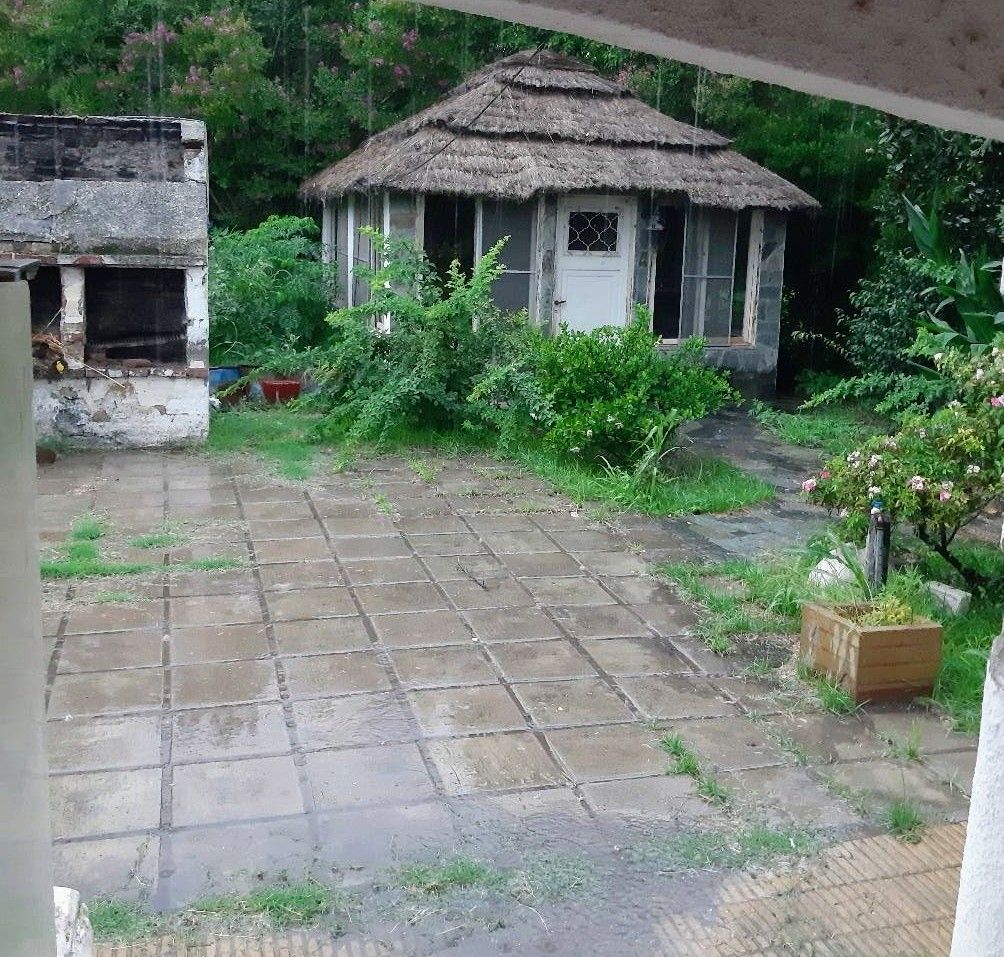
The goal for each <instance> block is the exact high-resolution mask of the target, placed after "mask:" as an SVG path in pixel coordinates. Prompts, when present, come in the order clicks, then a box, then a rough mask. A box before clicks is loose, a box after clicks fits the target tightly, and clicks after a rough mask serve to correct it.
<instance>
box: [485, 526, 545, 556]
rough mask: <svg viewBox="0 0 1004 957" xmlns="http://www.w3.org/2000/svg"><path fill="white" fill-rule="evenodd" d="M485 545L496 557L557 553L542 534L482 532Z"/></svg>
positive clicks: (536, 532) (532, 532)
mask: <svg viewBox="0 0 1004 957" xmlns="http://www.w3.org/2000/svg"><path fill="white" fill-rule="evenodd" d="M482 537H483V538H484V541H485V544H486V545H487V546H488V547H489V548H490V549H491V550H492V551H493V552H495V554H496V555H508V554H513V555H516V554H519V555H529V554H534V553H541V552H557V551H559V549H558V546H557V545H555V544H554V542H553V541H551V539H550V538H548V537H547V535H545V534H544V533H543V532H539V531H536V530H534V531H525V532H484V533H482Z"/></svg>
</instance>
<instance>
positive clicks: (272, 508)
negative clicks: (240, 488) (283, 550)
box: [244, 498, 316, 538]
mask: <svg viewBox="0 0 1004 957" xmlns="http://www.w3.org/2000/svg"><path fill="white" fill-rule="evenodd" d="M244 515H245V517H246V518H247V520H248V521H249V522H255V523H265V522H288V521H300V522H315V528H316V521H315V519H314V516H313V513H312V512H311V511H310V506H309V505H308V504H307V503H306V502H305V501H303V499H302V498H301V499H300V501H288V502H254V501H245V503H244ZM311 534H314V533H313V532H312V533H311ZM259 537H263V536H259ZM281 537H282V538H285V537H286V536H281ZM293 537H294V538H298V537H299V536H297V535H294V536H293ZM308 537H309V536H308Z"/></svg>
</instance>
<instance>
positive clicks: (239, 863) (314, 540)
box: [40, 453, 975, 908]
mask: <svg viewBox="0 0 1004 957" xmlns="http://www.w3.org/2000/svg"><path fill="white" fill-rule="evenodd" d="M423 475H424V476H425V477H424V478H423V477H422V476H423ZM429 476H432V478H431V479H430V478H429ZM40 492H41V501H40V519H41V525H42V528H43V548H50V549H52V548H56V547H57V546H58V543H59V542H61V541H63V540H65V539H66V537H67V535H68V534H69V531H70V529H71V527H72V525H73V522H74V521H75V520H76V519H77V518H78V517H79V516H81V515H83V514H88V513H96V514H101V515H104V516H105V517H106V519H107V523H108V530H107V534H106V536H105V538H103V539H102V540H101V547H102V554H103V555H105V554H107V556H108V557H109V558H117V559H120V560H131V561H143V562H150V561H151V560H152V561H155V562H156V563H157V565H158V567H157V569H156V571H154V572H150V573H146V574H141V575H135V576H130V577H128V578H116V579H114V580H112V581H108V580H93V579H92V580H86V581H72V582H70V583H69V584H66V583H50V584H49V585H48V586H47V588H46V592H47V594H46V598H45V602H46V614H45V625H46V627H45V633H46V635H47V636H48V637H47V639H46V640H47V641H48V642H49V644H50V647H51V660H50V667H49V702H48V707H49V730H50V736H49V740H50V743H49V749H50V763H51V767H52V795H53V812H54V834H55V839H56V849H55V853H56V879H57V882H59V883H64V884H68V885H70V886H74V887H78V888H80V889H81V890H82V891H83V892H84V894H85V895H87V896H95V895H111V896H117V897H133V898H138V899H142V900H146V901H148V902H150V903H151V904H152V905H153V906H154V907H157V908H175V907H178V906H181V905H183V904H185V903H187V902H189V901H191V900H192V899H194V898H196V897H198V896H199V895H202V894H205V893H207V892H209V891H216V892H219V891H228V890H234V889H239V888H241V887H244V886H247V885H249V884H250V885H254V884H255V883H260V882H261V881H262V880H267V879H269V878H270V877H274V876H276V875H279V874H285V875H289V876H292V877H295V876H299V875H304V874H311V875H314V876H317V877H319V878H321V879H325V880H329V881H330V880H340V881H343V882H348V883H352V882H361V881H363V880H367V879H369V878H370V877H371V876H372V874H373V873H375V872H376V870H377V869H379V868H382V867H386V866H387V865H392V864H394V863H398V862H402V861H408V860H422V859H428V858H430V857H436V856H442V855H449V854H456V853H467V854H471V855H482V856H489V857H491V858H492V859H493V860H495V861H498V862H501V863H502V864H505V863H506V862H507V861H520V860H524V859H525V858H526V855H527V854H528V853H530V852H531V850H532V852H533V853H561V854H571V853H577V854H588V855H595V854H598V853H600V850H601V849H602V850H603V852H604V853H606V854H607V855H608V857H610V858H611V860H613V861H614V862H615V866H616V859H617V854H618V853H619V849H620V848H623V847H624V846H626V845H630V844H631V843H632V842H633V841H639V840H644V839H647V838H649V837H651V836H652V835H663V834H666V833H675V832H686V831H688V830H695V829H696V830H700V829H709V828H712V829H729V828H736V827H737V826H740V824H741V823H743V822H759V823H766V824H769V825H771V826H775V827H778V828H790V827H800V828H808V829H811V830H812V831H813V832H815V833H819V834H820V835H822V836H823V837H824V839H826V840H831V839H834V838H840V837H854V836H861V835H865V834H868V833H873V832H874V828H873V825H871V824H869V823H868V822H867V821H866V820H865V819H863V818H862V817H861V815H860V812H861V811H862V810H864V809H865V807H866V805H867V803H868V802H869V801H874V802H878V803H881V802H883V801H889V800H895V799H896V798H897V797H900V796H902V795H903V794H906V795H908V796H909V797H910V799H911V800H912V801H914V802H915V803H917V804H918V805H919V806H920V807H922V808H923V809H924V810H925V813H926V814H927V815H928V816H929V819H930V820H932V821H933V820H947V821H952V820H960V819H963V818H964V817H965V812H966V797H965V791H966V789H967V787H968V776H969V775H971V769H972V764H973V756H974V750H973V749H974V747H975V739H972V738H969V737H965V736H963V735H957V734H954V733H952V732H950V731H948V730H947V729H946V728H945V727H944V726H943V725H942V723H941V722H940V721H939V720H938V719H937V718H936V717H935V716H932V715H930V714H928V713H926V712H919V711H918V712H915V713H911V712H906V711H903V710H899V711H883V712H877V713H872V712H869V713H860V714H857V715H855V716H852V717H849V718H842V719H841V718H835V717H833V716H831V715H829V714H825V713H823V712H820V711H818V710H813V709H812V708H811V707H810V706H809V705H807V704H806V703H805V702H804V701H801V700H799V701H789V700H785V699H784V698H783V697H780V698H779V696H778V693H777V690H776V688H775V687H774V686H773V685H772V684H771V682H770V681H768V680H766V679H762V678H754V677H750V676H749V675H748V674H747V673H746V672H744V670H743V669H744V664H745V663H744V662H743V661H741V660H737V659H733V658H722V657H719V656H716V655H714V654H712V653H711V652H710V651H709V650H708V649H707V647H706V646H705V645H704V644H703V642H702V641H700V640H699V639H698V638H696V637H693V636H692V635H691V634H690V630H691V628H692V626H693V624H694V622H695V620H696V619H695V613H694V611H693V610H692V609H691V608H689V607H688V606H687V605H686V603H685V602H684V601H682V600H681V598H680V597H679V596H678V595H677V594H676V593H675V592H674V591H673V590H672V589H671V588H670V587H669V586H668V585H666V584H664V583H662V582H660V581H658V580H657V579H655V578H653V577H651V576H650V575H648V574H647V570H648V568H649V563H650V562H651V561H652V560H655V559H657V558H664V557H667V556H671V555H678V556H680V557H685V556H689V557H693V556H696V555H699V554H701V552H702V551H705V550H708V551H711V552H713V551H714V548H715V546H714V545H713V544H712V543H710V542H708V541H707V540H704V539H701V538H700V536H699V533H698V531H696V530H695V528H696V527H695V526H693V525H688V524H686V523H684V522H682V521H680V520H677V521H666V520H654V519H645V518H643V517H630V516H628V517H624V518H623V520H622V521H621V522H620V523H619V526H618V527H612V526H611V525H609V524H606V523H602V522H598V521H593V520H591V517H590V516H589V515H588V514H585V513H583V512H581V511H579V510H577V509H576V508H575V506H574V505H573V504H572V503H571V502H569V501H567V500H566V499H564V498H562V497H560V496H557V495H555V494H554V493H553V492H552V491H551V490H550V489H549V488H547V487H545V485H543V484H542V483H541V482H540V481H539V480H537V479H535V478H533V477H529V476H527V475H525V474H523V473H520V472H518V471H517V470H515V469H514V468H512V467H509V466H500V465H499V464H498V463H497V462H494V461H492V460H490V459H482V458H474V457H466V458H446V457H442V456H433V455H426V456H423V457H422V459H421V462H420V463H419V466H418V467H417V468H416V467H415V466H414V463H410V462H409V461H407V460H405V459H403V458H396V457H395V458H383V459H370V460H367V461H363V462H361V463H360V464H359V465H358V467H357V468H356V469H355V470H353V471H351V472H348V473H345V474H332V473H328V474H323V473H322V474H321V475H320V477H319V478H317V479H315V480H312V481H309V482H305V483H295V482H284V481H282V480H278V479H276V478H275V477H274V476H272V475H270V474H269V473H268V470H267V469H266V468H265V467H263V466H262V464H261V463H260V462H257V461H255V460H252V459H250V458H249V459H246V460H244V459H241V460H237V461H233V462H224V461H221V460H215V459H210V458H207V457H204V456H202V455H198V454H194V453H107V454H99V453H86V454H78V455H68V456H66V457H64V458H62V459H60V460H59V461H58V462H57V463H56V464H55V465H54V466H51V467H48V468H45V469H43V470H42V472H41V475H40ZM753 518H754V519H757V521H763V516H759V517H757V516H753ZM165 528H166V529H169V530H170V531H171V532H172V533H173V534H175V535H176V536H178V539H179V540H178V541H176V542H175V543H174V544H173V545H171V546H165V547H163V548H161V549H153V550H151V549H149V548H144V549H141V548H138V547H137V546H136V545H135V544H130V538H132V537H134V536H138V535H145V534H148V533H150V532H151V531H158V530H163V529H165ZM181 539H183V540H181ZM702 541H703V542H704V543H705V545H706V546H707V549H705V548H704V547H703V546H702V545H701V542H702ZM223 557H225V558H234V559H238V560H239V561H240V562H241V563H242V564H241V565H240V567H237V568H234V569H231V570H225V571H215V572H208V571H192V570H186V571H181V572H174V571H172V565H177V564H179V563H182V562H190V561H192V560H193V559H200V558H223ZM161 565H162V566H163V568H162V569H161V567H160V566H161ZM123 588H124V589H128V590H129V591H130V592H131V595H128V596H121V595H118V594H116V593H117V592H119V591H121V590H122V589H123ZM123 597H128V598H130V600H128V601H121V600H116V599H121V598H123ZM668 729H673V730H675V731H676V732H677V733H679V734H680V735H681V736H682V737H683V738H684V740H685V741H686V742H687V743H688V745H689V746H690V747H691V748H692V749H693V750H695V751H696V752H697V753H698V754H699V755H700V757H701V759H702V762H703V763H704V765H705V767H706V768H707V769H709V770H712V771H714V773H715V774H716V777H717V779H718V780H719V781H720V782H721V783H722V784H723V785H724V786H725V787H726V788H727V789H728V790H729V791H730V792H731V793H732V794H733V796H734V799H735V800H734V802H733V804H732V805H730V806H728V807H722V806H719V805H715V804H711V803H708V802H707V801H705V800H703V799H702V798H700V797H699V796H698V793H697V790H696V785H695V782H694V781H693V780H692V779H691V778H689V777H686V776H675V775H668V774H667V773H666V769H667V766H668V764H669V758H668V756H667V755H666V754H665V753H664V752H662V751H661V750H660V749H659V748H658V739H659V737H660V736H661V735H662V734H663V733H665V731H666V730H668ZM905 737H917V739H918V740H919V742H920V748H921V760H914V761H907V760H901V759H900V758H897V757H895V756H893V753H891V752H890V742H894V741H895V740H897V739H899V738H905ZM849 795H853V796H854V799H852V800H850V801H848V800H845V799H846V798H847V797H848V796H849ZM705 878H706V875H705ZM702 886H704V887H705V890H704V891H703V892H702V893H701V894H699V895H698V898H700V899H702V900H705V902H706V903H707V901H708V900H713V895H712V896H711V897H710V898H709V897H708V893H710V891H709V890H708V887H709V886H710V885H707V881H706V879H705V880H703V882H702ZM709 906H710V905H709Z"/></svg>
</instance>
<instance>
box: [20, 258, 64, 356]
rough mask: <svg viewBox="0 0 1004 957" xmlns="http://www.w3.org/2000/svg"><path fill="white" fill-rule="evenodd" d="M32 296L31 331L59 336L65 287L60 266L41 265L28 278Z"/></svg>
mask: <svg viewBox="0 0 1004 957" xmlns="http://www.w3.org/2000/svg"><path fill="white" fill-rule="evenodd" d="M28 290H29V295H30V296H31V331H32V332H38V333H43V332H44V333H48V334H49V335H53V336H56V338H59V314H60V313H61V312H62V311H63V287H62V283H61V282H60V279H59V266H39V267H38V272H37V273H35V278H34V279H29V280H28Z"/></svg>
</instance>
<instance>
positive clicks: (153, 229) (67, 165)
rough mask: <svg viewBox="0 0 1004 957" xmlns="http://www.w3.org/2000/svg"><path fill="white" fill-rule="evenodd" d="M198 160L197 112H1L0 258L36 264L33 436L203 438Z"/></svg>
mask: <svg viewBox="0 0 1004 957" xmlns="http://www.w3.org/2000/svg"><path fill="white" fill-rule="evenodd" d="M207 167H208V163H207V151H206V130H205V126H204V124H202V123H201V122H199V121H196V120H186V119H172V118H163V117H72V116H30V115H12V114H0V257H3V256H21V257H31V258H33V259H37V260H39V261H40V262H41V263H42V266H41V267H40V269H39V271H38V274H37V276H36V277H35V278H34V279H33V280H32V281H31V309H32V334H33V348H34V353H35V419H36V424H37V428H38V433H39V435H40V436H48V437H58V438H65V439H68V440H71V441H74V440H76V441H79V442H84V443H88V444H95V443H100V444H106V445H118V446H157V445H171V444H177V443H182V442H188V441H192V440H199V439H202V438H204V437H205V435H206V430H207V427H208V421H209V394H208V382H207V359H208V354H207V349H208V333H209V310H208V302H207V288H206V266H207V258H208V233H207V225H208V185H207Z"/></svg>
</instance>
